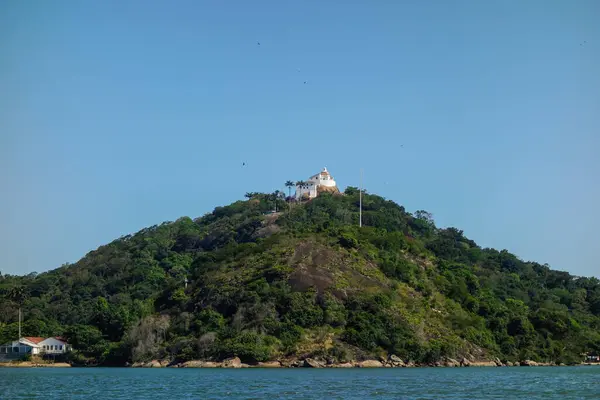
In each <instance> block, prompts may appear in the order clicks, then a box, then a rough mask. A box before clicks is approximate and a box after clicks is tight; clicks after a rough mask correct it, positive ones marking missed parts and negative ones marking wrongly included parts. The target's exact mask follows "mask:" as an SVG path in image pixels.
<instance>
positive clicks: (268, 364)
mask: <svg viewBox="0 0 600 400" xmlns="http://www.w3.org/2000/svg"><path fill="white" fill-rule="evenodd" d="M256 366H257V367H258V368H281V363H280V362H279V361H267V362H259V363H258V364H256Z"/></svg>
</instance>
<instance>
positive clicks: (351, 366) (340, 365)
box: [331, 362, 354, 368]
mask: <svg viewBox="0 0 600 400" xmlns="http://www.w3.org/2000/svg"><path fill="white" fill-rule="evenodd" d="M331 368H354V364H352V363H349V362H348V363H341V364H332V365H331Z"/></svg>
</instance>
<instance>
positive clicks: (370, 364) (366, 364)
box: [357, 360, 383, 368]
mask: <svg viewBox="0 0 600 400" xmlns="http://www.w3.org/2000/svg"><path fill="white" fill-rule="evenodd" d="M357 366H358V367H359V368H381V367H383V364H382V363H381V361H377V360H365V361H361V362H359V363H358V365H357Z"/></svg>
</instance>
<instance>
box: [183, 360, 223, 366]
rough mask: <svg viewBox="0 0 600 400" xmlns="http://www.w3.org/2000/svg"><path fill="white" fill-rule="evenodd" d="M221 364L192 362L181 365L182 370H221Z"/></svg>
mask: <svg viewBox="0 0 600 400" xmlns="http://www.w3.org/2000/svg"><path fill="white" fill-rule="evenodd" d="M220 366H221V363H218V362H213V361H201V360H191V361H186V362H184V363H183V364H181V365H180V367H182V368H219V367H220Z"/></svg>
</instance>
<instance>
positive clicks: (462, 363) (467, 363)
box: [460, 357, 471, 367]
mask: <svg viewBox="0 0 600 400" xmlns="http://www.w3.org/2000/svg"><path fill="white" fill-rule="evenodd" d="M460 366H461V367H470V366H471V361H469V360H467V359H466V358H465V357H463V358H462V360H460Z"/></svg>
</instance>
